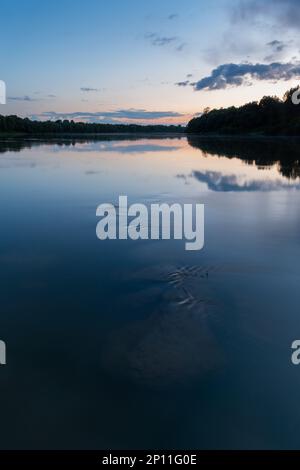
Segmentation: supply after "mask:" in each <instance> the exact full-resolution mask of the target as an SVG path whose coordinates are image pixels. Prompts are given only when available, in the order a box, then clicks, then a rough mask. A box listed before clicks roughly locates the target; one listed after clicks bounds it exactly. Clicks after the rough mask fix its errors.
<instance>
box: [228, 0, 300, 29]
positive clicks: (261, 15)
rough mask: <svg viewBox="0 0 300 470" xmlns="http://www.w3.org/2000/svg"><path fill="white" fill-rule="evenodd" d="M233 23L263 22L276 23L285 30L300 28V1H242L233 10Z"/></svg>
mask: <svg viewBox="0 0 300 470" xmlns="http://www.w3.org/2000/svg"><path fill="white" fill-rule="evenodd" d="M232 20H233V22H236V23H240V22H241V21H246V22H253V21H257V20H260V21H263V22H265V23H268V22H270V20H271V23H274V22H275V23H276V24H277V25H278V26H282V27H285V28H296V29H298V28H299V23H300V2H299V0H263V1H262V0H248V1H245V0H240V1H239V3H238V4H237V5H234V7H233V10H232Z"/></svg>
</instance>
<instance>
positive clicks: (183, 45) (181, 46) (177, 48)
mask: <svg viewBox="0 0 300 470" xmlns="http://www.w3.org/2000/svg"><path fill="white" fill-rule="evenodd" d="M186 45H187V44H186V43H185V42H182V43H181V44H179V45H178V46H177V47H176V51H178V52H181V51H183V49H184V48H185V47H186Z"/></svg>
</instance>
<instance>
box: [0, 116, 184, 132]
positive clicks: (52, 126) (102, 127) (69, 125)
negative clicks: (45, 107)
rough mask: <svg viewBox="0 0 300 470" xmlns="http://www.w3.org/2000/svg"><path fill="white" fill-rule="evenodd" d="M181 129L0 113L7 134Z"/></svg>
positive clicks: (0, 123)
mask: <svg viewBox="0 0 300 470" xmlns="http://www.w3.org/2000/svg"><path fill="white" fill-rule="evenodd" d="M183 131H184V128H183V127H182V126H180V125H179V126H174V125H170V126H164V125H157V124H156V125H137V124H97V123H85V122H75V121H73V120H72V121H68V120H57V121H32V120H30V119H29V118H21V117H19V116H15V115H13V116H2V115H0V133H9V134H11V133H18V134H101V133H102V134H105V133H108V134H109V133H165V132H166V133H175V132H177V133H178V132H180V133H181V132H183Z"/></svg>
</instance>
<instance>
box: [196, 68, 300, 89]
mask: <svg viewBox="0 0 300 470" xmlns="http://www.w3.org/2000/svg"><path fill="white" fill-rule="evenodd" d="M298 77H300V62H296V63H294V64H293V63H281V62H273V63H271V64H260V63H257V64H251V63H241V64H232V63H231V64H223V65H220V66H219V67H217V68H216V69H214V70H213V71H212V72H211V74H210V75H209V76H207V77H204V78H202V79H201V80H199V81H198V82H196V83H194V84H191V85H193V86H194V89H195V90H196V91H199V90H223V89H225V88H227V87H230V86H231V87H237V86H241V85H244V84H249V80H272V81H276V82H277V81H279V80H291V79H292V78H298ZM250 83H251V82H250Z"/></svg>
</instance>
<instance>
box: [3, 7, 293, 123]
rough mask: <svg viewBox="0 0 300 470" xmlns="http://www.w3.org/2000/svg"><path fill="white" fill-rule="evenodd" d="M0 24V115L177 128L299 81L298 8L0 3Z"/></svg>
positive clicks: (279, 91)
mask: <svg viewBox="0 0 300 470" xmlns="http://www.w3.org/2000/svg"><path fill="white" fill-rule="evenodd" d="M1 19H2V21H1V30H0V41H1V42H0V44H1V54H0V66H1V68H0V70H1V72H0V79H2V80H5V82H6V85H7V95H8V102H7V104H6V105H5V106H4V105H2V106H1V109H0V112H1V113H2V114H19V115H22V116H29V117H33V118H36V119H48V118H50V119H59V118H73V119H75V120H84V121H95V122H140V123H150V122H151V123H152V122H161V123H185V122H186V121H187V120H188V119H189V118H190V117H191V116H193V115H194V114H196V113H199V112H201V111H202V110H203V109H204V108H205V107H207V106H209V107H221V106H224V107H226V106H229V105H231V104H234V105H239V104H242V103H245V102H247V101H250V100H257V99H260V98H261V97H262V96H263V95H265V94H270V95H275V94H276V95H279V96H282V95H283V93H284V92H285V91H286V90H287V89H288V88H290V87H291V86H295V85H297V84H298V80H299V79H300V65H299V58H300V55H299V49H300V44H299V26H298V25H299V24H300V23H299V21H300V2H299V0H264V1H262V0H210V1H209V2H208V1H202V0H186V1H185V2H182V1H177V0H172V1H170V0H164V1H161V0H160V1H158V0H152V1H151V2H143V1H141V0H140V1H137V0H122V1H121V0H110V2H106V1H104V0H85V1H83V0H60V1H58V0H52V1H50V0H44V1H37V0H1ZM228 64H230V65H228Z"/></svg>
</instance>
